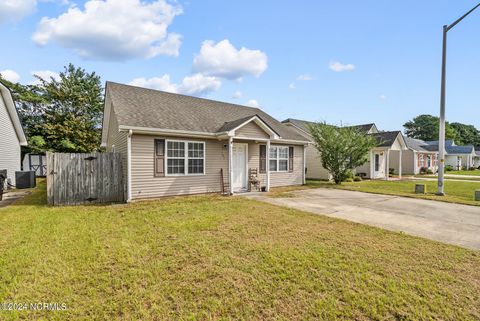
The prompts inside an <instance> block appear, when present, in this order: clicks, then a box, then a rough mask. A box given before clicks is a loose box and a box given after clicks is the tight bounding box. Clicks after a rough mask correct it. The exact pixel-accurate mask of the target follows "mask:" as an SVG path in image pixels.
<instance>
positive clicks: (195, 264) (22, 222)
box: [0, 184, 480, 320]
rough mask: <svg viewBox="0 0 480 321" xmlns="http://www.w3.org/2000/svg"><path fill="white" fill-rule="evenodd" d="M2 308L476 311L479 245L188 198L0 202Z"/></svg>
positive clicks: (359, 313)
mask: <svg viewBox="0 0 480 321" xmlns="http://www.w3.org/2000/svg"><path fill="white" fill-rule="evenodd" d="M0 245H1V246H0V264H1V266H2V269H0V298H1V300H2V302H64V303H66V304H67V306H68V309H67V310H66V311H56V312H49V311H38V312H32V311H27V312H25V311H20V312H11V311H0V319H2V320H17V319H19V318H22V319H29V320H37V319H41V318H48V319H49V320H94V319H106V320H114V319H124V320H132V319H135V320H139V319H141V320H158V319H173V320H175V319H177V320H196V319H205V320H216V319H235V320H252V319H256V320H306V319H312V320H332V319H358V320H398V319H410V320H412V319H415V320H419V319H424V320H426V319H442V320H467V319H470V320H475V319H479V318H480V270H479V269H478V266H480V253H479V252H475V251H471V250H466V249H462V248H458V247H455V246H450V245H445V244H441V243H437V242H433V241H428V240H424V239H421V238H417V237H412V236H408V235H404V234H401V233H393V232H388V231H384V230H381V229H377V228H373V227H368V226H364V225H360V224H355V223H351V222H347V221H343V220H337V219H333V218H328V217H324V216H319V215H312V214H308V213H304V212H301V211H297V210H293V209H287V208H283V207H277V206H273V205H269V204H266V203H261V202H255V201H252V200H247V199H245V198H235V197H219V196H212V195H210V196H192V197H179V198H168V199H162V200H157V201H147V202H138V203H132V204H125V205H113V206H78V207H58V208H53V207H48V206H46V205H45V185H44V184H41V185H40V188H39V190H37V191H34V192H33V193H32V194H31V195H29V196H27V197H26V198H25V199H24V200H23V201H21V202H19V203H17V204H15V205H12V206H9V207H6V208H2V209H0Z"/></svg>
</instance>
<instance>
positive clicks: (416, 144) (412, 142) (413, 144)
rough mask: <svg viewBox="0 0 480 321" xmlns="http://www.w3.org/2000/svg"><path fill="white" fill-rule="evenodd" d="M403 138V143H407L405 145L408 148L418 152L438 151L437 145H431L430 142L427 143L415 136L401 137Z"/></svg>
mask: <svg viewBox="0 0 480 321" xmlns="http://www.w3.org/2000/svg"><path fill="white" fill-rule="evenodd" d="M403 138H404V139H405V143H406V144H407V147H408V148H410V149H413V150H415V151H420V152H436V151H438V145H437V146H435V145H432V144H427V142H425V141H423V140H421V139H416V138H411V137H406V136H404V137H403Z"/></svg>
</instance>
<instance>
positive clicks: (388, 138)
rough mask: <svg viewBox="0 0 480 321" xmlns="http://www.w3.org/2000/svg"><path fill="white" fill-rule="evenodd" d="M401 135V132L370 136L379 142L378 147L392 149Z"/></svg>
mask: <svg viewBox="0 0 480 321" xmlns="http://www.w3.org/2000/svg"><path fill="white" fill-rule="evenodd" d="M399 134H401V132H400V131H398V130H397V131H391V132H379V133H373V134H369V135H371V136H373V137H375V139H376V140H377V143H378V145H377V146H378V147H390V146H392V145H393V143H394V142H395V140H396V139H397V137H398V135H399Z"/></svg>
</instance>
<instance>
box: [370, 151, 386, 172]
mask: <svg viewBox="0 0 480 321" xmlns="http://www.w3.org/2000/svg"><path fill="white" fill-rule="evenodd" d="M382 154H383V153H374V154H373V178H384V175H385V163H384V157H383V155H382Z"/></svg>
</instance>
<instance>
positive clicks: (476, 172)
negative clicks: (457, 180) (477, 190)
mask: <svg viewBox="0 0 480 321" xmlns="http://www.w3.org/2000/svg"><path fill="white" fill-rule="evenodd" d="M448 174H455V175H469V176H480V169H476V170H473V171H448V172H445V175H448Z"/></svg>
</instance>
